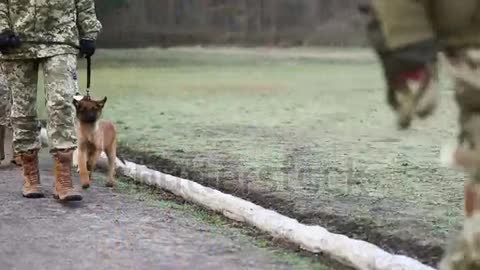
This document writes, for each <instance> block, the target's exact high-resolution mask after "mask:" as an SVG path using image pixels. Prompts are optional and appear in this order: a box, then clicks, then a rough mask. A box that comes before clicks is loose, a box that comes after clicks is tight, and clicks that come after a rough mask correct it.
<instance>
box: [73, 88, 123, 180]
mask: <svg viewBox="0 0 480 270" xmlns="http://www.w3.org/2000/svg"><path fill="white" fill-rule="evenodd" d="M106 102H107V97H105V98H104V99H103V100H99V101H97V100H93V99H91V98H90V97H89V96H86V97H82V98H81V99H80V98H75V99H74V100H73V104H74V105H75V108H76V119H77V137H78V148H77V151H76V153H75V155H74V163H75V162H76V163H77V164H78V168H79V170H80V181H81V183H82V187H83V188H84V189H87V188H89V187H90V184H91V180H92V179H91V177H92V172H93V170H94V169H95V166H96V164H97V161H98V158H99V157H100V155H101V154H102V152H105V154H106V155H107V158H108V179H107V184H106V185H107V187H113V186H114V185H115V163H116V159H117V138H116V137H117V133H116V130H115V125H114V124H113V123H112V122H110V121H105V120H99V119H100V117H101V115H102V110H103V107H104V106H105V103H106ZM122 162H123V160H122ZM74 165H75V164H74Z"/></svg>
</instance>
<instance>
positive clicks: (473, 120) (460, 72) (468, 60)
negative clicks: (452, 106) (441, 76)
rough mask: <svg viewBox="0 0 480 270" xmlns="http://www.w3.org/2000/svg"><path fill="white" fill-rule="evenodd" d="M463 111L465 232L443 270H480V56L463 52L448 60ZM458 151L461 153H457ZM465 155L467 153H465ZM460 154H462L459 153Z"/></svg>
mask: <svg viewBox="0 0 480 270" xmlns="http://www.w3.org/2000/svg"><path fill="white" fill-rule="evenodd" d="M446 60H447V61H446V67H447V69H449V71H450V73H451V75H452V76H453V78H454V80H455V81H454V83H455V99H456V102H457V105H458V110H459V118H458V123H459V128H460V130H459V134H458V148H457V149H465V150H466V151H468V153H470V154H469V156H463V157H464V158H465V157H468V160H469V162H468V163H464V164H467V166H466V167H464V168H463V169H465V172H466V173H467V174H468V177H469V179H468V180H467V183H466V185H465V214H466V219H465V221H464V226H463V230H462V232H461V233H459V235H457V237H456V238H455V239H454V240H453V241H452V242H451V243H450V244H449V246H448V248H447V252H446V253H445V256H444V258H443V259H442V261H441V262H440V264H439V269H440V270H475V269H480V55H479V54H478V52H477V51H462V52H458V53H456V55H455V56H453V57H450V58H448V59H446ZM457 151H458V150H457ZM462 151H463V150H462ZM457 153H458V152H457Z"/></svg>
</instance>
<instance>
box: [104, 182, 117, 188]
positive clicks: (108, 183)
mask: <svg viewBox="0 0 480 270" xmlns="http://www.w3.org/2000/svg"><path fill="white" fill-rule="evenodd" d="M105 186H106V187H109V188H113V187H114V186H115V183H114V182H111V181H108V182H107V183H105Z"/></svg>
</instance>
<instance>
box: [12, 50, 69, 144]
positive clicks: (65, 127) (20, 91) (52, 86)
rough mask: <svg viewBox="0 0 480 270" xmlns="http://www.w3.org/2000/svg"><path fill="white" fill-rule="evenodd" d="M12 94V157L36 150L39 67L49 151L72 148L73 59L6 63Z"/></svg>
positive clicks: (53, 58)
mask: <svg viewBox="0 0 480 270" xmlns="http://www.w3.org/2000/svg"><path fill="white" fill-rule="evenodd" d="M5 66H6V69H7V73H6V74H7V78H8V82H9V85H10V88H11V91H12V100H13V105H12V119H11V121H12V125H13V128H14V147H15V152H16V153H23V152H27V151H30V150H35V149H40V147H41V143H40V141H39V139H38V135H39V134H38V132H39V131H38V129H37V112H36V102H37V100H36V97H37V82H38V70H39V67H40V66H41V67H42V68H43V73H44V74H45V79H44V80H45V96H46V101H47V103H46V104H47V115H48V121H47V132H48V136H49V140H50V147H51V151H56V150H64V149H73V148H76V140H77V139H76V134H75V127H74V125H75V124H74V119H75V118H74V117H75V114H74V113H75V108H74V107H73V104H72V100H73V96H74V95H75V93H76V91H77V89H78V84H77V81H76V68H77V58H76V55H73V54H64V55H57V56H54V57H50V58H46V59H41V60H22V61H6V62H5Z"/></svg>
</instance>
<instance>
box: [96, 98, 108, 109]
mask: <svg viewBox="0 0 480 270" xmlns="http://www.w3.org/2000/svg"><path fill="white" fill-rule="evenodd" d="M105 103H107V97H104V98H103V99H102V100H100V101H99V102H98V105H100V107H102V108H103V106H105Z"/></svg>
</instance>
